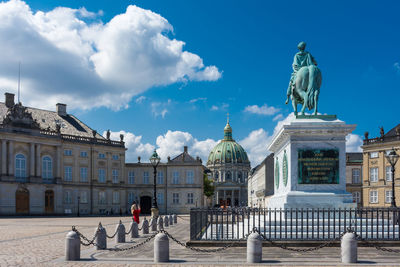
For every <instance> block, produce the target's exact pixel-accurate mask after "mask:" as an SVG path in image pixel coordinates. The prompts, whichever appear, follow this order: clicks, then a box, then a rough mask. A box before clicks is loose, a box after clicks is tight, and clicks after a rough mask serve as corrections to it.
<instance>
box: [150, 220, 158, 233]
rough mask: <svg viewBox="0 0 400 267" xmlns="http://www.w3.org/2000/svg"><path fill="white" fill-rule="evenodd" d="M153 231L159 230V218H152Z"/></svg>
mask: <svg viewBox="0 0 400 267" xmlns="http://www.w3.org/2000/svg"><path fill="white" fill-rule="evenodd" d="M151 231H152V232H156V231H157V218H152V219H151Z"/></svg>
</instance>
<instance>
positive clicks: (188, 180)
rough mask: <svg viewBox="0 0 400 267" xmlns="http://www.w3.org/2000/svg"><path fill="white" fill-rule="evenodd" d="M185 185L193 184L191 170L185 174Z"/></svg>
mask: <svg viewBox="0 0 400 267" xmlns="http://www.w3.org/2000/svg"><path fill="white" fill-rule="evenodd" d="M186 183H187V184H194V173H193V171H192V170H190V171H187V172H186Z"/></svg>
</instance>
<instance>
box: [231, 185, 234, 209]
mask: <svg viewBox="0 0 400 267" xmlns="http://www.w3.org/2000/svg"><path fill="white" fill-rule="evenodd" d="M233 192H234V190H233V189H232V192H231V207H233V206H234V205H235V195H234V194H233Z"/></svg>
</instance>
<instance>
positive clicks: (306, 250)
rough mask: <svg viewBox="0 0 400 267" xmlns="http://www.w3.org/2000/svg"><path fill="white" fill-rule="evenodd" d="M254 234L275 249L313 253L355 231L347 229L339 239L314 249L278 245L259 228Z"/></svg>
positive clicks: (254, 230)
mask: <svg viewBox="0 0 400 267" xmlns="http://www.w3.org/2000/svg"><path fill="white" fill-rule="evenodd" d="M253 232H256V233H258V234H259V235H260V236H261V237H262V238H263V239H264V240H265V241H267V242H269V243H270V244H271V245H273V246H275V247H279V248H281V249H286V250H290V251H295V252H311V251H316V250H318V249H321V248H324V247H327V246H329V245H331V244H333V243H334V242H336V241H339V240H341V239H342V237H343V236H344V235H345V234H346V233H349V232H354V231H352V230H350V229H347V230H346V231H344V232H343V233H341V234H340V235H339V236H338V237H336V238H335V239H332V240H329V241H327V242H325V243H323V244H321V245H319V246H316V247H312V248H291V247H288V246H286V245H283V244H278V243H276V242H275V241H273V240H271V239H269V238H267V237H266V236H265V235H264V234H261V233H260V232H259V231H258V230H257V228H254V229H253Z"/></svg>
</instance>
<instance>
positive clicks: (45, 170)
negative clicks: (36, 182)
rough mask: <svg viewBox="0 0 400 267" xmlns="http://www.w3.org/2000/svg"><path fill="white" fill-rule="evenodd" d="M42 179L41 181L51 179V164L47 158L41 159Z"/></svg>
mask: <svg viewBox="0 0 400 267" xmlns="http://www.w3.org/2000/svg"><path fill="white" fill-rule="evenodd" d="M42 178H43V179H52V178H53V163H52V161H51V158H50V157H49V156H44V157H43V159H42Z"/></svg>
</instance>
